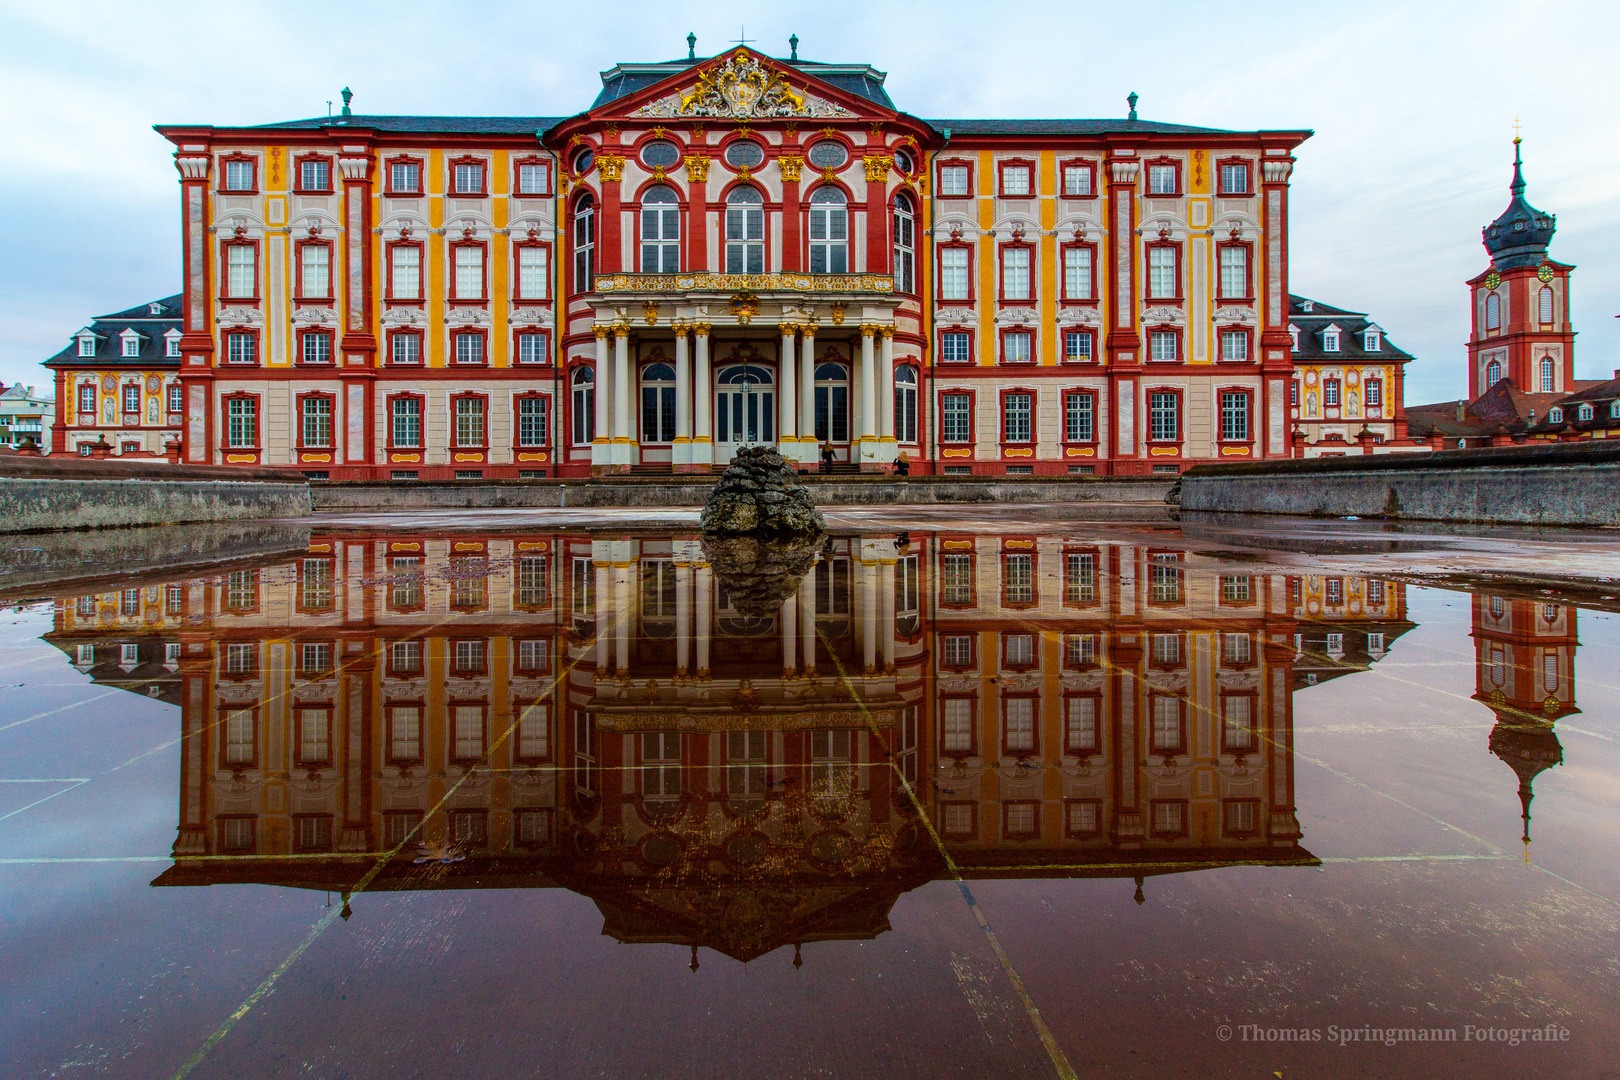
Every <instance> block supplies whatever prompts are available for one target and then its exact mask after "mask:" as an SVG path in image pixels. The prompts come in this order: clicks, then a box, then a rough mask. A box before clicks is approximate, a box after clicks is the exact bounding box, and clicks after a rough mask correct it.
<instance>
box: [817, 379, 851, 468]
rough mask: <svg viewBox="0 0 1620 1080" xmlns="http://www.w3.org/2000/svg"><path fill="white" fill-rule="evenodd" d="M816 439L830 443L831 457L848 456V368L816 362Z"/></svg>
mask: <svg viewBox="0 0 1620 1080" xmlns="http://www.w3.org/2000/svg"><path fill="white" fill-rule="evenodd" d="M816 442H817V443H819V444H821V445H827V444H829V443H830V444H831V445H832V450H833V460H834V461H848V460H849V459H850V458H849V368H847V367H845V366H844V365H843V364H817V365H816Z"/></svg>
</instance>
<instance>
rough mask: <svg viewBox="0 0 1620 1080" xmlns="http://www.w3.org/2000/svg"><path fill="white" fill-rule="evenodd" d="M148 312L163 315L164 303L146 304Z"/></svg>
mask: <svg viewBox="0 0 1620 1080" xmlns="http://www.w3.org/2000/svg"><path fill="white" fill-rule="evenodd" d="M146 313H147V314H148V315H162V314H163V305H162V304H158V303H151V304H147V305H146Z"/></svg>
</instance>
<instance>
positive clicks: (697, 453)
mask: <svg viewBox="0 0 1620 1080" xmlns="http://www.w3.org/2000/svg"><path fill="white" fill-rule="evenodd" d="M691 327H692V336H693V339H694V343H695V346H696V348H695V359H696V362H697V377H696V378H695V379H693V380H692V401H693V404H694V405H696V406H697V407H696V408H695V409H694V410H693V411H692V415H693V419H694V420H696V421H697V430H696V431H695V432H694V433H693V435H692V467H693V468H692V471H693V472H708V471H709V470H710V469H712V468H713V467H714V423H713V420H712V418H711V414H710V410H711V409H713V408H714V378H713V376H712V374H711V373H710V371H709V324H708V323H706V322H695V323H692V324H691Z"/></svg>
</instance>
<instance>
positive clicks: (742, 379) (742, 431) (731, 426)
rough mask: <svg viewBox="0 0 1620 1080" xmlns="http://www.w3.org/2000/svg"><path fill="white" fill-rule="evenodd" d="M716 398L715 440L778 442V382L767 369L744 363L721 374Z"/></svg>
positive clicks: (729, 441)
mask: <svg viewBox="0 0 1620 1080" xmlns="http://www.w3.org/2000/svg"><path fill="white" fill-rule="evenodd" d="M715 381H716V382H717V383H718V384H719V390H718V395H717V397H716V399H715V411H714V430H715V441H716V442H722V443H770V442H775V441H776V434H775V404H774V403H775V400H776V395H775V392H774V389H773V387H774V385H775V382H776V379H775V377H774V376H772V374H771V372H770V370H769V369H767V368H762V367H758V366H756V365H754V364H740V365H738V366H736V367H729V368H726V369H724V370H723V371H721V372H720V373H719V377H718V378H717V379H716V380H715Z"/></svg>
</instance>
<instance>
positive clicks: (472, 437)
mask: <svg viewBox="0 0 1620 1080" xmlns="http://www.w3.org/2000/svg"><path fill="white" fill-rule="evenodd" d="M455 417H456V445H457V446H474V447H476V446H483V445H484V399H483V398H481V397H461V398H456V409H455Z"/></svg>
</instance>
